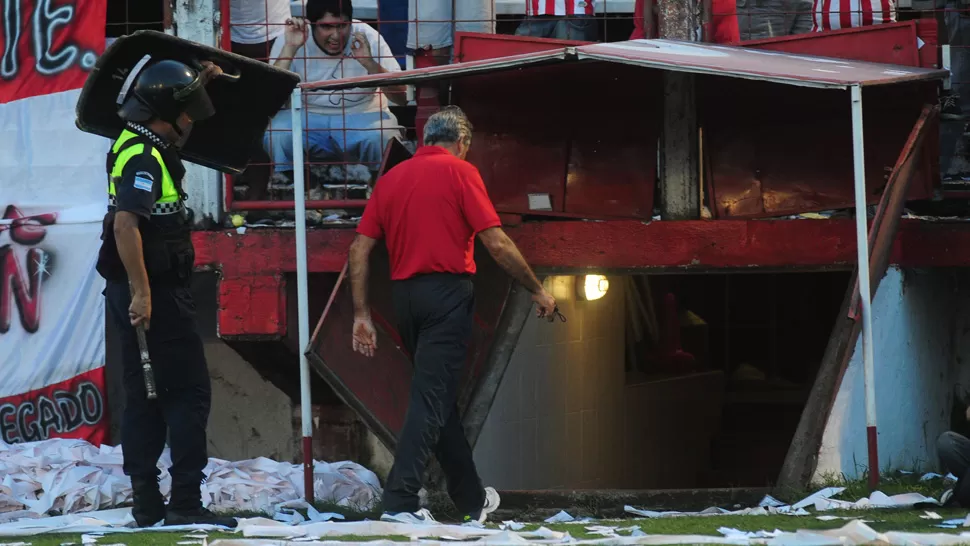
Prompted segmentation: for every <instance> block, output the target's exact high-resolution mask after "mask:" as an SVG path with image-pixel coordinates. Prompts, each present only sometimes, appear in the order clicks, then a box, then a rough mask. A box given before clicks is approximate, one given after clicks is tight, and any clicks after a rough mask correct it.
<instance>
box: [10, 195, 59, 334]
mask: <svg viewBox="0 0 970 546" xmlns="http://www.w3.org/2000/svg"><path fill="white" fill-rule="evenodd" d="M3 218H4V220H13V223H11V224H10V225H9V226H8V225H0V233H3V232H4V231H9V232H10V239H11V240H12V241H13V242H14V243H16V244H18V245H24V246H33V245H36V244H38V243H40V242H41V241H43V240H44V237H46V236H47V228H45V227H44V226H49V225H52V224H53V223H54V222H55V221H56V220H57V215H56V214H53V213H51V214H41V215H38V216H30V217H26V216H24V215H23V214H22V213H21V212H20V210H19V209H18V208H17V207H15V206H13V205H10V206H8V207H7V210H6V212H5V213H4V215H3ZM16 248H17V247H15V246H13V245H10V244H7V245H2V246H0V334H5V333H7V332H9V331H10V326H11V324H12V322H13V309H14V307H16V308H17V311H18V312H19V314H20V324H21V326H23V328H24V330H25V331H27V332H28V333H31V334H33V333H35V332H37V330H38V329H39V328H40V309H41V307H40V300H41V297H40V296H41V285H42V284H43V282H44V280H45V279H47V277H48V276H50V263H51V253H50V252H48V251H46V250H44V249H42V248H36V247H35V248H31V249H29V250H27V252H26V256H25V258H26V260H25V261H26V267H24V266H22V265H21V260H20V259H19V258H18V256H17V253H16Z"/></svg>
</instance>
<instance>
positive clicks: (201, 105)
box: [175, 75, 216, 122]
mask: <svg viewBox="0 0 970 546" xmlns="http://www.w3.org/2000/svg"><path fill="white" fill-rule="evenodd" d="M175 100H176V102H178V104H179V106H180V109H181V110H182V111H183V112H185V113H186V114H187V115H188V116H189V118H190V119H191V120H192V121H193V122H197V121H202V120H204V119H208V118H211V117H212V116H213V115H215V113H216V109H215V107H214V106H213V105H212V99H210V98H209V94H208V93H206V91H205V85H203V83H202V77H201V75H200V76H199V77H196V78H195V81H193V82H192V83H191V84H189V85H188V86H186V87H185V88H183V89H180V90H179V91H178V92H176V93H175Z"/></svg>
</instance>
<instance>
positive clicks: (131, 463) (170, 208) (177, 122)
mask: <svg viewBox="0 0 970 546" xmlns="http://www.w3.org/2000/svg"><path fill="white" fill-rule="evenodd" d="M221 73H222V71H221V70H220V69H219V68H218V67H217V66H215V65H213V64H212V63H209V62H206V63H203V65H202V69H201V70H196V69H195V68H192V67H190V66H188V65H186V64H183V63H181V62H177V61H173V60H161V61H156V62H154V63H153V64H149V65H147V66H146V67H145V68H143V69H142V71H141V72H140V73H139V74H138V75H137V76H136V78H135V80H134V83H133V84H132V85H131V87H130V90H129V92H128V96H127V99H126V100H125V101H124V102H123V103H122V106H121V109H120V110H119V112H118V115H119V116H120V117H121V118H122V119H123V120H125V122H126V127H125V129H124V131H123V132H122V133H121V135H120V136H119V137H118V140H116V141H115V142H114V145H113V146H112V147H111V151H110V152H109V153H108V160H107V171H108V196H109V205H108V213H107V215H106V216H105V219H104V229H103V233H102V236H101V238H102V240H103V241H104V242H103V244H102V248H101V253H100V255H99V259H98V267H97V268H98V272H99V273H100V274H101V276H103V277H104V278H105V280H106V281H107V283H106V284H107V286H106V289H105V298H106V306H107V310H108V315H109V316H110V317H111V320H112V321H113V323H114V325H115V328H116V329H117V330H118V332H120V335H121V350H122V365H123V367H124V388H125V397H126V399H125V413H124V416H123V419H122V429H121V433H122V448H123V452H124V472H125V474H127V475H128V476H131V483H132V489H133V496H134V508H133V509H132V515H133V516H134V518H135V522H136V523H137V524H138V525H139V526H140V527H146V526H151V525H154V524H155V523H158V522H159V521H161V520H163V519H164V520H165V523H166V525H182V524H191V523H210V524H216V525H226V526H229V527H235V525H236V522H235V519H233V518H223V517H218V516H216V515H215V514H213V513H212V512H210V511H208V510H206V509H204V508H203V507H202V502H201V491H200V486H201V483H202V481H203V479H204V474H203V472H202V470H203V468H205V466H206V464H207V462H208V454H207V452H206V423H207V421H208V418H209V406H210V402H211V389H210V383H209V372H208V369H207V366H206V361H205V354H204V353H203V348H202V340H201V338H200V337H199V334H198V331H197V327H196V323H195V304H194V303H193V301H192V295H191V293H190V291H189V279H190V276H191V274H192V267H193V262H194V261H195V250H194V249H193V247H192V241H191V239H190V226H189V218H188V214H187V209H186V208H185V198H186V195H185V193H184V192H183V191H182V186H181V182H182V177H183V175H184V174H185V168H184V167H183V165H182V162H181V160H180V158H179V153H178V150H179V148H180V147H181V146H182V145H183V144H184V143H185V141H186V140H187V139H188V136H189V132H190V131H191V129H192V125H193V123H196V122H199V121H202V120H204V119H206V118H208V117H210V116H212V115H213V114H214V113H215V112H214V108H213V106H212V102H211V101H210V99H209V96H208V94H207V93H206V90H205V85H206V83H208V82H209V81H210V80H211V79H212V78H214V77H216V76H218V75H220V74H221ZM139 325H140V326H142V327H143V328H144V329H145V334H146V338H147V342H148V352H149V355H150V357H151V361H152V367H153V369H154V379H155V384H156V390H157V398H155V399H151V400H149V399H148V398H147V391H146V386H145V382H144V378H143V375H142V367H141V359H140V353H139V348H138V339H137V336H136V329H135V327H136V326H139ZM166 436H168V441H169V445H170V447H171V455H172V466H171V468H170V474H171V476H172V494H171V499H170V500H169V503H168V506H167V507H166V506H165V503H164V500H163V498H162V495H161V493H160V491H159V487H158V476H159V474H160V471H159V469H158V459H159V457H160V456H161V454H162V450H163V449H164V447H165V442H166Z"/></svg>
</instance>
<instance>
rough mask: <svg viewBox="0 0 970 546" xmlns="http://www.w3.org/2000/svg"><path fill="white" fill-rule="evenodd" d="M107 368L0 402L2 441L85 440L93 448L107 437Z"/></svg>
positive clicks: (0, 432) (97, 369)
mask: <svg viewBox="0 0 970 546" xmlns="http://www.w3.org/2000/svg"><path fill="white" fill-rule="evenodd" d="M104 392H105V390H104V367H99V368H96V369H94V370H91V371H89V372H87V373H83V374H81V375H79V376H77V377H73V378H71V379H69V380H67V381H63V382H61V383H57V384H54V385H50V386H47V387H44V388H42V389H37V390H35V391H31V392H28V393H24V394H18V395H16V396H11V397H9V398H3V399H0V441H3V442H6V443H8V444H13V443H18V442H36V441H38V440H46V439H48V438H83V439H85V440H87V441H88V442H91V443H92V444H94V445H101V444H103V443H104V442H105V441H106V440H107V437H108V426H107V423H108V419H107V416H108V407H107V403H106V400H107V397H106V396H105V394H104Z"/></svg>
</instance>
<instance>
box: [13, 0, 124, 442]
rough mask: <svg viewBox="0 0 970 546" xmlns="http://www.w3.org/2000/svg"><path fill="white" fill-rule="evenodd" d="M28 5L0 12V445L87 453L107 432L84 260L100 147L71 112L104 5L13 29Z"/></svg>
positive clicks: (91, 3) (96, 283)
mask: <svg viewBox="0 0 970 546" xmlns="http://www.w3.org/2000/svg"><path fill="white" fill-rule="evenodd" d="M38 1H42V0H12V1H11V2H7V4H8V6H7V8H8V9H7V10H5V11H4V13H3V14H2V15H0V19H2V21H0V22H2V23H4V26H3V28H5V29H7V33H8V36H7V39H8V41H7V44H8V49H9V51H6V52H5V53H4V56H3V63H2V66H0V69H2V71H3V76H4V79H5V80H6V81H4V83H3V88H2V90H0V142H2V143H3V144H2V145H0V214H2V216H0V442H3V443H15V442H24V441H34V440H41V439H45V438H50V437H71V438H83V439H86V440H88V441H90V442H92V443H94V444H96V445H97V444H100V443H102V442H104V441H106V440H107V439H108V438H107V432H108V430H109V426H108V419H107V400H106V397H105V389H104V360H105V350H104V298H103V296H102V290H103V289H104V281H103V280H102V279H101V277H100V276H99V275H98V273H97V271H96V270H95V263H96V261H97V257H98V250H99V248H100V245H101V241H100V233H101V219H102V217H103V216H104V213H105V210H106V205H107V193H106V188H107V181H106V178H105V176H106V175H105V172H104V158H105V152H106V151H107V149H108V146H109V145H110V143H109V141H108V140H106V139H103V138H100V137H95V136H92V135H88V134H85V133H82V132H81V131H79V130H78V129H77V128H76V127H75V126H74V119H75V113H74V112H75V107H76V104H77V99H78V96H79V94H80V90H79V87H80V86H81V85H82V84H83V82H84V78H85V77H86V74H87V71H89V70H90V69H91V67H92V66H93V59H96V58H97V56H96V53H99V52H100V48H101V47H102V46H101V45H100V44H103V39H104V38H103V28H104V2H103V0H72V1H69V2H66V3H64V4H62V5H61V7H60V8H58V10H57V11H58V14H59V15H58V17H57V18H54V19H51V20H50V21H48V20H46V19H44V20H38V21H34V22H33V24H25V23H27V22H28V21H27V19H28V18H30V17H39V15H38V13H41V12H42V11H43V10H38V9H34V7H35V3H36V2H38ZM82 8H85V9H83V10H82ZM99 12H100V18H99V15H98V13H99ZM13 18H19V20H16V19H13ZM87 19H91V20H90V21H87ZM98 20H100V25H98V24H97V21H98ZM85 21H87V22H85ZM82 23H84V24H82ZM87 23H91V24H87ZM89 27H93V28H94V30H93V31H92V30H91V28H89ZM17 32H19V34H18V33H17ZM38 32H39V34H38V35H37V36H33V35H34V34H36V33H38ZM11 33H13V34H11ZM98 35H100V38H98ZM31 36H33V37H34V38H37V37H38V36H40V37H43V36H46V41H44V40H41V41H37V40H34V39H31ZM52 37H53V41H52ZM99 39H100V43H98V40H99ZM11 42H12V43H13V46H12V47H11V46H10V44H11ZM32 44H33V45H32ZM55 44H56V47H54V45H55ZM94 44H97V45H94ZM31 47H33V49H31ZM37 47H42V48H44V49H41V50H38V49H37ZM21 53H24V54H21ZM26 53H31V54H33V55H34V56H33V57H32V56H31V55H28V54H26Z"/></svg>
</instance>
